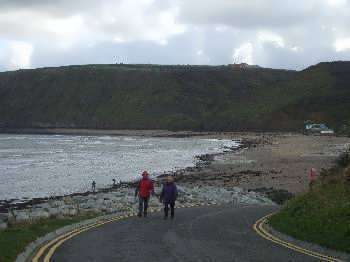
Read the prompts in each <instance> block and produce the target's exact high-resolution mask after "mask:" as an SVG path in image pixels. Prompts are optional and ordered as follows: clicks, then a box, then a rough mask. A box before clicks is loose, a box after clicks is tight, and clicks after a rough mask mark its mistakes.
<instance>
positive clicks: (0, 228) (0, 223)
mask: <svg viewBox="0 0 350 262" xmlns="http://www.w3.org/2000/svg"><path fill="white" fill-rule="evenodd" d="M6 228H7V223H6V222H1V221H0V230H4V229H6Z"/></svg>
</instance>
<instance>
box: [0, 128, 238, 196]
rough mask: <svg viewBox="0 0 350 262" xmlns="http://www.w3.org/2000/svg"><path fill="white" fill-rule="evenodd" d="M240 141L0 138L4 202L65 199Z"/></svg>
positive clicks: (189, 162) (182, 165) (176, 167)
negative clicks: (65, 197) (64, 197)
mask: <svg viewBox="0 0 350 262" xmlns="http://www.w3.org/2000/svg"><path fill="white" fill-rule="evenodd" d="M238 146H239V141H238V140H219V139H204V138H198V137H189V138H168V137H167V138H158V137H128V136H78V135H74V136H71V135H13V134H0V200H13V199H17V200H22V199H32V198H40V197H50V196H61V195H67V194H71V193H77V192H86V191H88V190H90V189H91V183H92V181H95V182H96V188H97V189H98V188H106V187H110V186H111V185H112V180H113V179H115V180H116V181H117V182H119V181H123V182H126V181H131V180H135V179H137V178H140V174H141V172H142V171H144V170H147V171H148V172H149V173H150V174H151V175H152V176H153V177H155V176H156V175H159V174H162V173H164V172H169V171H176V170H179V169H183V168H185V167H190V166H194V165H195V164H196V162H197V161H198V159H197V158H196V156H198V155H202V154H215V153H220V152H223V151H224V150H227V147H230V148H232V147H238Z"/></svg>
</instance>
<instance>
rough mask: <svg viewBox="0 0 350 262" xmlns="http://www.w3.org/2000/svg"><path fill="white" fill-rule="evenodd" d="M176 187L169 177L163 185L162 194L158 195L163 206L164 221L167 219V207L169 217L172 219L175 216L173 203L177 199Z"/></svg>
mask: <svg viewBox="0 0 350 262" xmlns="http://www.w3.org/2000/svg"><path fill="white" fill-rule="evenodd" d="M177 194H178V193H177V187H176V185H175V183H174V179H173V177H171V176H169V177H167V179H166V182H165V183H164V184H163V188H162V192H161V193H160V198H159V200H160V201H161V202H163V204H164V219H167V218H168V213H169V206H170V217H171V219H174V215H175V201H176V198H177Z"/></svg>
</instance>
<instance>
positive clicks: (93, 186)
mask: <svg viewBox="0 0 350 262" xmlns="http://www.w3.org/2000/svg"><path fill="white" fill-rule="evenodd" d="M91 189H92V192H94V193H95V191H96V182H95V180H94V181H92V184H91Z"/></svg>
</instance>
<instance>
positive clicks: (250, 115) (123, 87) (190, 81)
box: [0, 62, 350, 132]
mask: <svg viewBox="0 0 350 262" xmlns="http://www.w3.org/2000/svg"><path fill="white" fill-rule="evenodd" d="M349 80H350V62H333V63H321V64H318V65H316V66H312V67H310V68H307V69H305V70H303V71H300V72H297V71H287V70H276V69H266V68H239V67H234V66H232V65H231V66H230V65H228V66H160V65H124V64H116V65H84V66H67V67H58V68H42V69H33V70H19V71H12V72H3V73H0V127H7V128H24V127H72V128H101V129H170V130H199V131H201V130H213V131H226V130H227V131H228V130H232V131H235V130H251V131H300V130H301V129H302V128H303V122H304V121H305V120H313V121H322V122H326V123H327V124H329V125H330V126H331V127H334V128H336V129H338V130H342V131H343V132H346V131H347V130H348V129H349V127H348V126H349V124H350V110H349V108H350V88H349Z"/></svg>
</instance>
